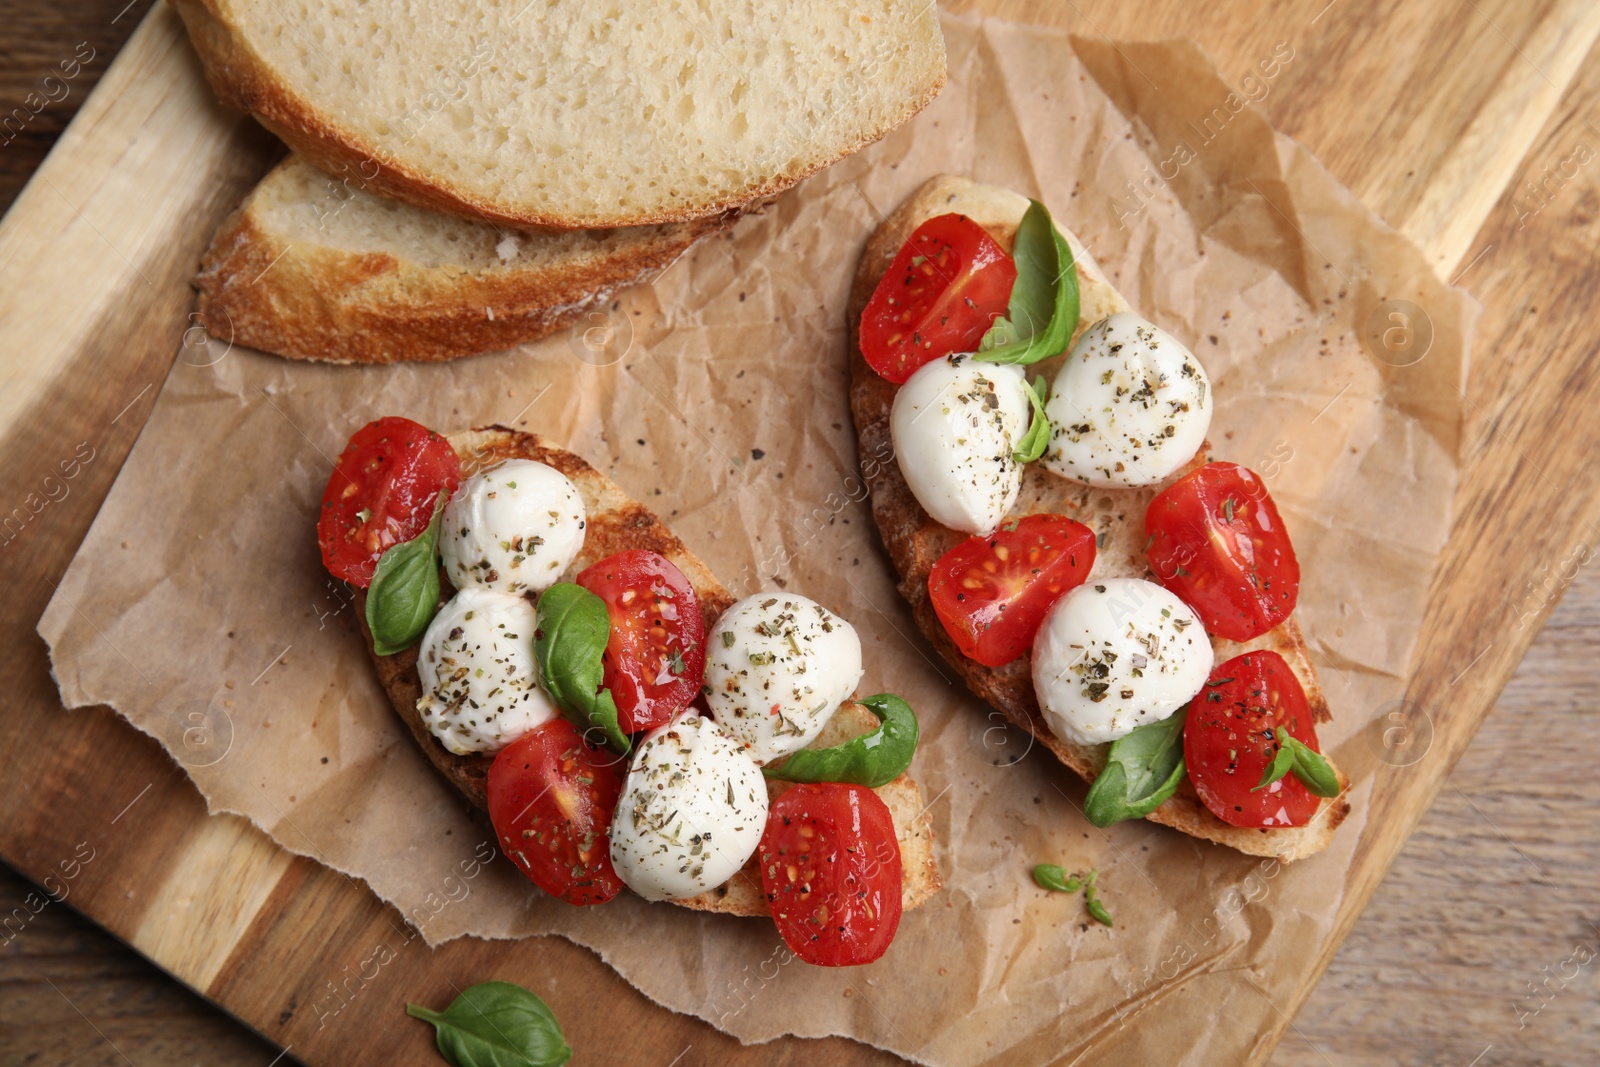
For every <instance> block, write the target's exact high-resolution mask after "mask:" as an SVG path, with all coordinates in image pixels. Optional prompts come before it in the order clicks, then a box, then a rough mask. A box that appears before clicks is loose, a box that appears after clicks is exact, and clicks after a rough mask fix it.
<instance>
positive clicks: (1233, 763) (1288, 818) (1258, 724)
mask: <svg viewBox="0 0 1600 1067" xmlns="http://www.w3.org/2000/svg"><path fill="white" fill-rule="evenodd" d="M1280 726H1282V727H1285V728H1286V729H1287V730H1288V731H1289V734H1290V735H1291V736H1292V737H1294V738H1296V739H1297V740H1300V741H1303V742H1305V744H1306V745H1308V746H1309V747H1310V748H1312V749H1313V750H1314V751H1317V752H1321V751H1322V749H1321V748H1320V747H1319V746H1318V745H1317V727H1316V723H1314V722H1313V721H1312V719H1311V708H1310V706H1309V705H1308V704H1307V703H1306V694H1305V690H1303V689H1301V688H1300V681H1299V679H1297V678H1296V677H1295V676H1294V672H1293V671H1291V670H1290V669H1289V665H1288V664H1287V663H1285V662H1284V661H1283V657H1282V656H1280V655H1278V654H1277V653H1276V652H1246V653H1245V654H1244V655H1242V656H1235V657H1233V658H1232V659H1230V660H1229V661H1228V662H1226V663H1224V664H1222V665H1220V666H1218V667H1217V668H1216V669H1215V670H1213V671H1212V672H1211V677H1210V678H1209V679H1207V681H1206V687H1205V688H1204V689H1202V690H1200V692H1199V694H1198V695H1197V696H1196V697H1195V698H1194V701H1193V702H1192V703H1191V704H1190V705H1189V718H1188V719H1187V720H1186V721H1185V723H1184V726H1183V759H1184V763H1185V765H1186V766H1187V767H1188V770H1189V780H1190V781H1191V782H1193V783H1194V789H1195V792H1196V793H1199V794H1200V799H1201V801H1202V802H1204V804H1205V806H1206V807H1208V808H1210V809H1211V813H1212V814H1213V815H1215V816H1216V817H1217V818H1219V819H1221V820H1222V821H1223V822H1225V823H1227V824H1229V825H1230V826H1304V825H1305V824H1306V823H1307V822H1309V821H1310V820H1311V817H1312V816H1313V815H1315V814H1316V812H1317V805H1318V804H1319V803H1320V801H1319V800H1318V799H1317V797H1316V796H1315V795H1313V794H1312V792H1311V791H1310V790H1309V789H1307V788H1306V787H1305V784H1304V783H1303V782H1301V781H1300V779H1299V778H1298V777H1296V776H1295V773H1294V772H1293V771H1290V772H1289V773H1288V774H1286V775H1284V776H1283V777H1282V778H1280V779H1278V780H1277V781H1276V782H1274V783H1273V784H1271V785H1269V786H1267V787H1266V788H1265V789H1261V790H1258V791H1256V792H1254V793H1252V792H1251V790H1252V789H1255V787H1256V786H1257V785H1258V784H1259V783H1260V782H1261V777H1262V775H1263V774H1265V773H1266V770H1267V767H1268V766H1270V765H1271V763H1272V758H1273V757H1274V756H1276V755H1277V754H1278V749H1279V748H1280V747H1281V746H1280V745H1279V744H1278V739H1277V730H1278V727H1280Z"/></svg>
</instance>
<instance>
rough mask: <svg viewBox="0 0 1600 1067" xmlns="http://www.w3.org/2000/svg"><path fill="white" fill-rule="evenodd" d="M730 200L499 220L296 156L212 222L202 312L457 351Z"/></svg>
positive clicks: (275, 339) (620, 278)
mask: <svg viewBox="0 0 1600 1067" xmlns="http://www.w3.org/2000/svg"><path fill="white" fill-rule="evenodd" d="M738 215H739V212H737V211H729V212H724V213H723V214H721V215H717V216H713V217H711V218H707V219H700V220H697V221H695V222H684V223H669V224H666V225H661V226H631V227H626V228H623V229H616V230H594V231H589V230H566V231H560V232H554V231H549V230H526V229H508V228H506V227H503V226H496V225H494V224H493V223H490V222H486V221H483V220H481V219H479V220H469V219H463V218H458V217H457V216H454V215H444V214H440V213H439V212H436V211H425V210H423V209H422V208H419V207H412V206H411V205H410V204H403V203H401V202H400V201H398V200H390V199H387V198H385V197H380V196H376V195H374V194H373V193H371V192H368V191H366V189H364V188H363V183H362V182H360V181H359V180H354V181H345V182H336V181H334V180H333V179H332V178H330V177H328V176H327V175H325V174H323V173H322V172H321V171H319V170H317V169H316V168H315V167H313V166H311V165H310V164H309V163H306V162H304V161H303V160H301V159H298V158H296V157H293V156H291V157H290V158H288V159H286V160H284V161H283V162H282V163H280V164H279V165H278V166H277V167H276V168H274V169H273V170H272V171H271V173H269V174H268V175H267V176H266V177H265V178H263V179H261V183H260V184H259V185H257V186H256V187H255V189H254V190H253V191H252V192H251V193H250V195H249V196H248V197H246V198H245V201H244V203H243V204H241V205H240V206H239V208H238V210H237V211H235V212H234V213H233V214H232V215H230V216H228V218H227V219H226V220H224V221H223V223H222V225H221V227H219V228H218V230H217V233H216V235H215V236H214V237H212V239H211V247H210V248H208V249H206V254H205V258H204V259H203V260H202V264H201V270H200V275H199V276H198V277H197V278H196V279H195V287H196V288H197V289H199V290H200V303H199V307H198V309H197V313H198V314H199V316H200V321H201V324H202V325H204V326H205V327H206V329H207V330H208V331H209V332H210V333H211V334H212V335H213V336H217V337H228V338H232V339H233V340H234V341H237V342H238V343H240V344H244V345H249V346H250V347H251V348H259V349H261V350H262V351H266V352H275V353H277V354H278V355H280V356H288V357H290V358H291V359H314V360H322V361H324V362H329V363H393V362H395V361H397V360H423V361H434V360H445V359H454V358H456V357H458V356H470V355H475V354H477V353H479V352H492V351H495V350H497V349H502V348H509V347H511V346H512V345H517V344H521V343H523V342H524V341H532V340H535V339H536V338H540V337H544V336H545V335H547V334H550V333H554V332H555V331H556V330H560V329H562V328H564V327H566V326H568V325H571V324H572V323H573V322H574V321H576V320H577V319H578V317H579V316H581V315H583V314H584V313H585V312H587V311H589V310H591V309H593V308H596V307H598V306H600V305H601V304H603V303H604V302H605V301H607V300H609V299H611V297H612V295H613V294H615V293H616V292H617V291H618V290H621V289H624V288H627V287H628V286H630V285H639V284H642V283H644V282H647V281H649V280H650V279H652V278H654V277H655V276H656V275H657V274H659V273H660V272H661V271H662V270H663V269H665V268H666V267H668V266H669V265H671V264H672V262H673V261H674V260H676V259H677V258H678V257H679V256H681V255H682V254H683V253H684V252H685V251H687V250H688V248H689V247H690V246H691V245H693V244H694V243H695V242H696V241H698V240H699V239H700V238H702V237H704V236H706V235H707V234H710V233H716V232H718V231H720V230H723V229H726V228H727V227H729V226H731V225H733V223H734V221H735V220H736V219H737V218H738Z"/></svg>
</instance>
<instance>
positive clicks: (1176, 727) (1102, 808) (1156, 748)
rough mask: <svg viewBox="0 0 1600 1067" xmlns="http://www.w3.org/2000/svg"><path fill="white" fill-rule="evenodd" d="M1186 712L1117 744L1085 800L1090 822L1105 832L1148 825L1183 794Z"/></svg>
mask: <svg viewBox="0 0 1600 1067" xmlns="http://www.w3.org/2000/svg"><path fill="white" fill-rule="evenodd" d="M1188 718H1189V711H1188V709H1187V708H1180V709H1179V710H1178V711H1177V712H1175V713H1174V714H1172V715H1170V716H1168V717H1167V718H1165V719H1162V720H1161V721H1160V722H1147V723H1145V724H1144V725H1143V726H1141V727H1139V728H1138V729H1137V730H1134V731H1133V732H1132V733H1130V734H1128V735H1127V736H1126V737H1120V738H1118V739H1117V740H1115V741H1113V742H1112V743H1111V751H1110V753H1109V754H1108V755H1107V757H1106V765H1105V769H1104V770H1102V771H1101V772H1100V776H1099V777H1098V778H1096V779H1095V780H1094V784H1093V785H1092V786H1090V787H1089V795H1088V796H1086V797H1084V800H1083V813H1084V815H1085V816H1086V817H1087V818H1088V820H1089V821H1090V822H1092V823H1094V824H1095V825H1096V826H1098V827H1100V828H1102V829H1104V828H1105V827H1107V826H1110V825H1111V824H1113V823H1118V822H1122V821H1123V820H1124V819H1142V818H1143V817H1144V816H1146V815H1149V814H1150V813H1151V812H1152V811H1155V810H1156V809H1157V808H1159V807H1160V806H1161V805H1162V804H1163V803H1165V802H1166V800H1167V798H1168V797H1170V796H1172V794H1174V793H1176V792H1177V791H1178V786H1179V785H1180V784H1181V783H1182V782H1183V777H1184V773H1185V771H1184V765H1183V725H1184V723H1185V722H1187V721H1188Z"/></svg>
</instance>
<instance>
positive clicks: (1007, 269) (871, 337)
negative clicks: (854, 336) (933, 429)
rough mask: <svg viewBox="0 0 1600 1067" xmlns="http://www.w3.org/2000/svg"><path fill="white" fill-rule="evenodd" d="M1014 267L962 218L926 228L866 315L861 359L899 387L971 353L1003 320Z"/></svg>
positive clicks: (942, 219)
mask: <svg viewBox="0 0 1600 1067" xmlns="http://www.w3.org/2000/svg"><path fill="white" fill-rule="evenodd" d="M1016 280H1017V265H1016V263H1014V262H1013V261H1012V259H1011V257H1010V256H1008V255H1006V253H1005V251H1004V250H1002V249H1001V247H1000V246H999V245H998V244H996V243H995V240H994V238H993V237H990V236H989V234H988V232H987V231H985V230H984V228H983V227H982V226H979V225H978V224H977V223H976V222H973V221H972V220H971V219H969V218H967V217H966V216H965V215H955V214H951V215H939V216H936V217H934V218H931V219H929V220H928V221H927V222H924V223H923V224H922V225H921V226H918V227H917V228H916V229H915V230H913V231H912V233H911V238H910V240H908V241H906V243H905V244H903V245H901V246H900V251H899V252H898V253H896V255H895V257H894V262H892V263H890V264H889V269H888V270H887V271H885V272H884V274H883V277H882V278H881V279H879V281H878V288H877V289H875V290H873V293H872V299H870V300H868V301H867V306H866V309H865V310H863V311H862V313H861V354H862V355H863V356H865V357H866V359H867V362H868V363H869V364H871V365H872V369H873V370H875V371H877V372H878V373H879V374H881V375H882V376H883V377H885V378H887V379H888V380H889V381H891V382H894V383H896V384H899V383H900V382H903V381H905V380H906V379H907V378H909V377H911V374H912V372H913V371H915V370H916V369H917V368H918V367H920V366H922V365H923V364H924V363H927V362H929V361H931V360H935V359H938V358H940V357H941V356H948V355H950V354H951V353H952V352H973V351H976V350H977V348H978V342H979V341H981V340H982V339H983V335H984V333H985V332H986V331H987V330H988V329H989V327H990V326H992V325H993V324H994V320H995V319H996V318H998V317H1000V316H1002V315H1004V314H1005V313H1006V307H1007V305H1008V304H1009V303H1010V302H1011V287H1012V285H1013V284H1014V283H1015V282H1016Z"/></svg>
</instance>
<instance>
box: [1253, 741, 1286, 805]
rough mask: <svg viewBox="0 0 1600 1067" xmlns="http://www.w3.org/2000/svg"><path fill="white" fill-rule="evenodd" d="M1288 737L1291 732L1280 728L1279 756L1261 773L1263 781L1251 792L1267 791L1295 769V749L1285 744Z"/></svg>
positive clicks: (1274, 757) (1273, 758)
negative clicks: (1266, 789)
mask: <svg viewBox="0 0 1600 1067" xmlns="http://www.w3.org/2000/svg"><path fill="white" fill-rule="evenodd" d="M1286 737H1289V732H1288V731H1287V730H1285V729H1283V728H1282V727H1279V728H1278V754H1277V755H1275V756H1273V757H1272V762H1271V763H1269V764H1268V765H1267V769H1266V770H1265V771H1262V772H1261V781H1259V782H1257V783H1256V785H1255V788H1254V789H1251V790H1250V792H1252V793H1254V792H1257V791H1259V790H1262V789H1265V788H1266V787H1267V786H1269V785H1271V784H1272V783H1273V782H1276V781H1277V780H1278V779H1279V778H1282V777H1283V776H1284V775H1286V774H1288V773H1289V771H1290V770H1291V769H1292V768H1293V767H1294V749H1293V748H1291V747H1290V746H1289V745H1288V744H1286V743H1285V742H1284V738H1286ZM1289 740H1291V741H1292V740H1294V739H1293V738H1292V737H1289Z"/></svg>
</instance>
